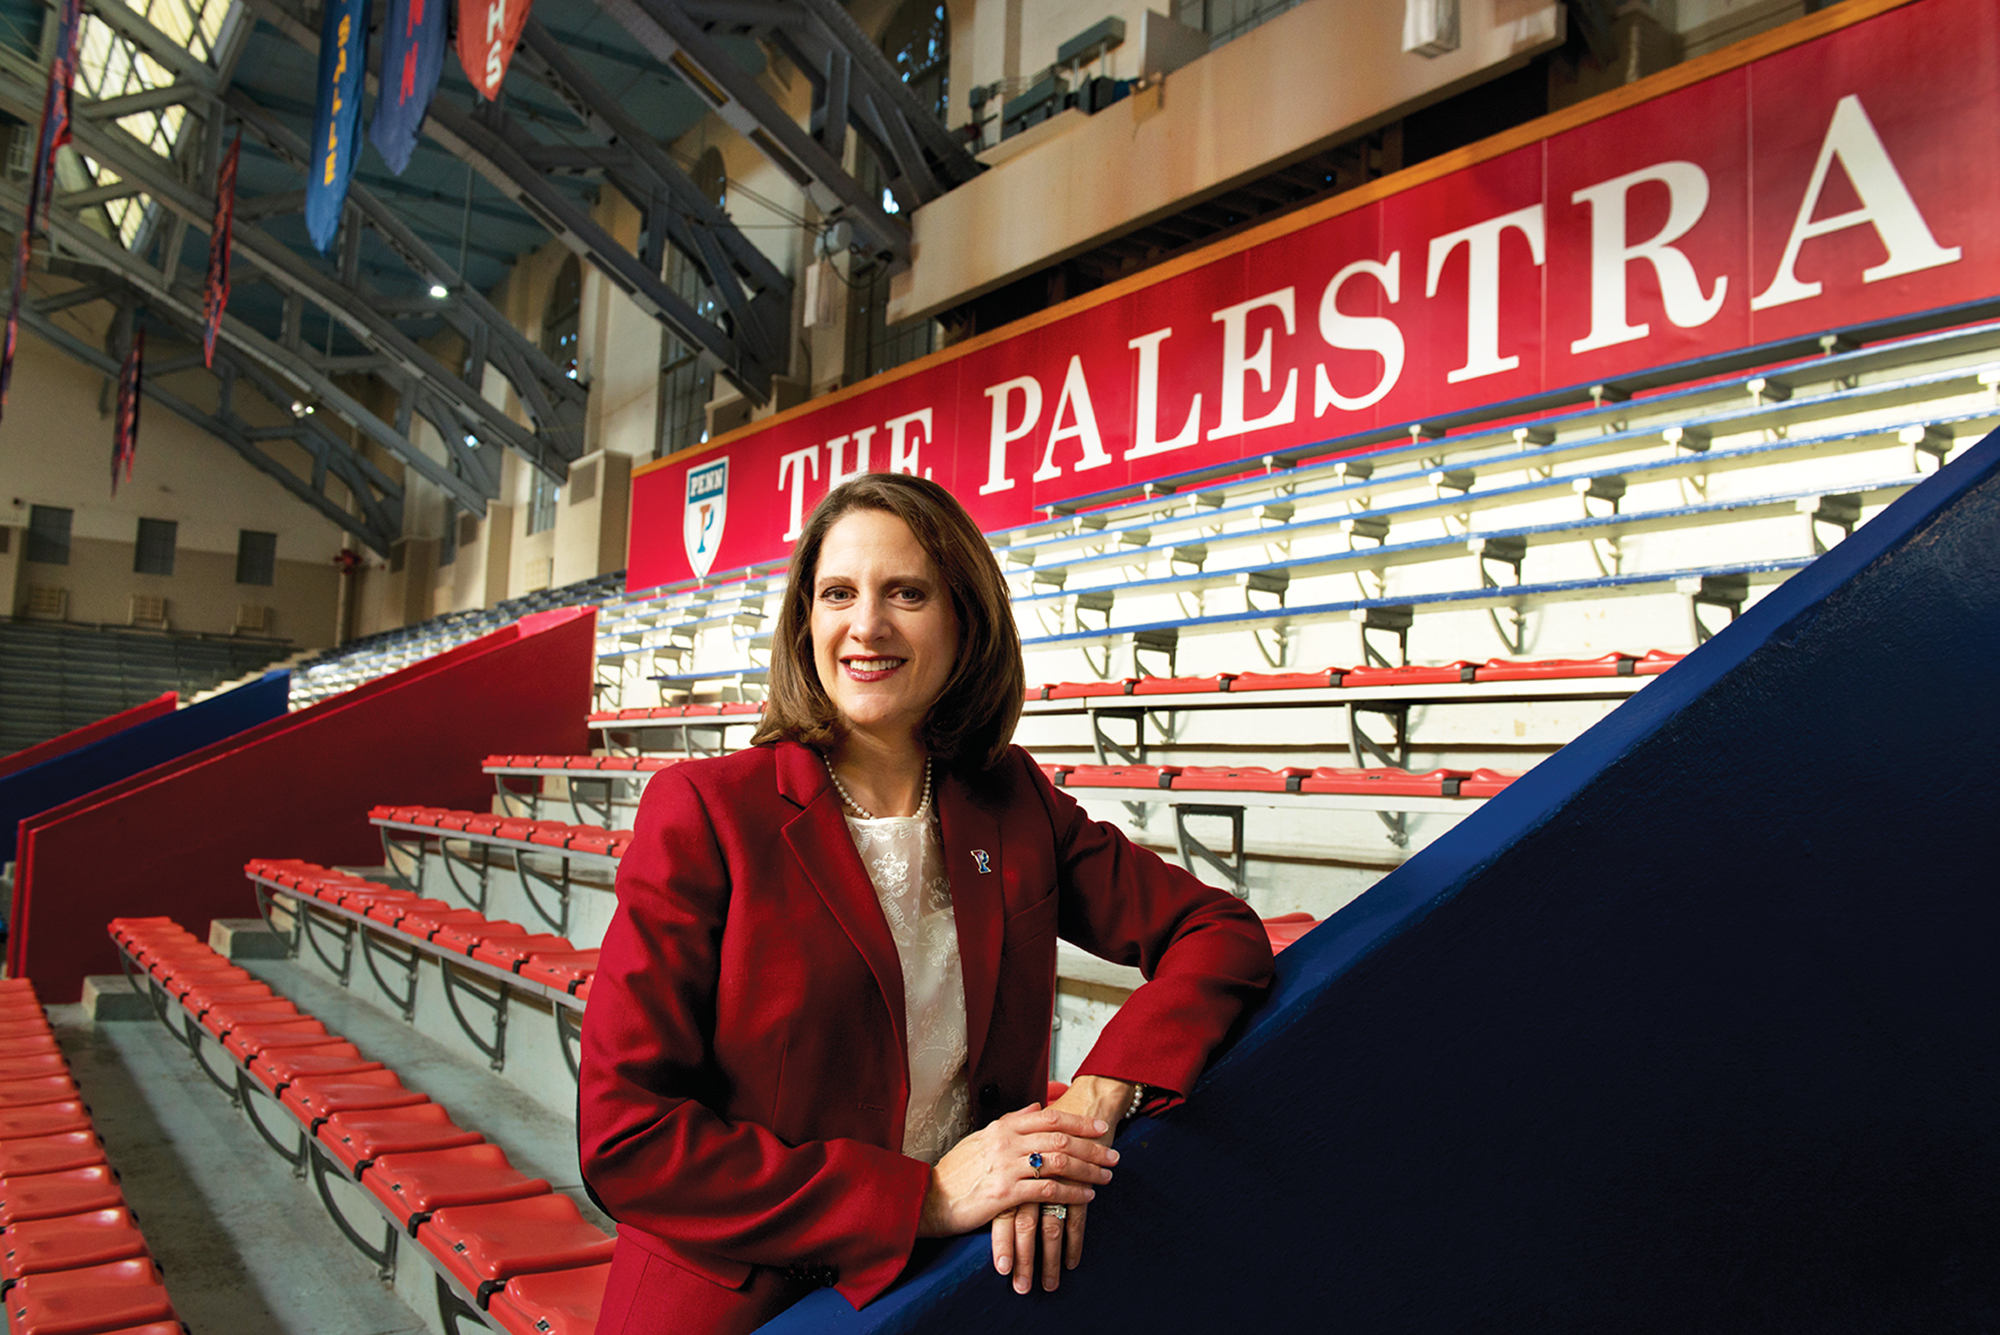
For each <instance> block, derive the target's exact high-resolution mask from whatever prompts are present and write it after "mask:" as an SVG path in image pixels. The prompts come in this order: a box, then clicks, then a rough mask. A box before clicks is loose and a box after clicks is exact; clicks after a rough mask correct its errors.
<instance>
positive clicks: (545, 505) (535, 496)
mask: <svg viewBox="0 0 2000 1335" xmlns="http://www.w3.org/2000/svg"><path fill="white" fill-rule="evenodd" d="M560 500H562V484H561V483H559V482H554V481H551V480H550V478H549V475H548V474H547V473H541V472H537V473H536V474H535V486H534V490H532V491H530V492H529V493H528V532H530V533H545V532H547V531H548V530H549V529H552V528H554V527H555V526H556V503H557V502H558V501H560Z"/></svg>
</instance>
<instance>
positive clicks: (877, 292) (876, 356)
mask: <svg viewBox="0 0 2000 1335" xmlns="http://www.w3.org/2000/svg"><path fill="white" fill-rule="evenodd" d="M856 156H857V158H858V160H859V162H858V169H859V172H860V175H861V186H862V188H863V189H864V190H866V191H868V193H869V195H870V196H875V195H879V194H881V193H882V190H883V188H884V179H883V172H882V166H881V164H880V163H879V162H877V161H876V160H875V155H874V154H873V153H872V152H870V151H869V150H868V149H867V147H866V146H865V145H864V146H863V147H862V149H861V151H860V152H859V153H858V154H857V155H856ZM850 286H851V288H852V291H851V294H850V295H851V300H852V305H851V306H850V307H849V314H850V317H851V319H852V321H853V323H852V324H851V325H850V326H849V327H848V338H847V382H848V383H849V384H853V383H854V382H855V381H858V380H865V379H866V378H868V377H869V376H871V375H880V374H881V373H882V372H884V371H887V370H890V369H892V368H894V367H897V366H901V365H902V364H903V363H904V362H910V361H915V360H916V359H917V358H919V357H922V356H924V355H925V354H927V353H930V352H933V351H935V350H936V349H937V324H936V322H935V321H932V320H907V321H905V322H903V323H902V324H896V325H892V324H890V323H889V270H888V266H886V265H881V264H875V263H867V264H857V265H855V267H854V278H853V280H852V282H851V284H850Z"/></svg>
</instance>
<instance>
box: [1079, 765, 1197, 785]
mask: <svg viewBox="0 0 2000 1335" xmlns="http://www.w3.org/2000/svg"><path fill="white" fill-rule="evenodd" d="M1180 772H1181V768H1180V766H1178V765H1078V766H1077V767H1076V768H1075V769H1073V770H1071V771H1070V772H1069V773H1068V774H1067V775H1065V776H1064V777H1063V780H1062V783H1063V786H1064V787H1065V788H1165V787H1166V786H1167V785H1168V784H1169V782H1171V781H1172V779H1173V777H1174V775H1176V774H1179V773H1180Z"/></svg>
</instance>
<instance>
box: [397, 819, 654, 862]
mask: <svg viewBox="0 0 2000 1335" xmlns="http://www.w3.org/2000/svg"><path fill="white" fill-rule="evenodd" d="M368 819H369V820H371V821H373V822H374V823H376V824H378V825H380V824H383V823H384V822H392V823H395V824H399V825H422V826H426V827H428V828H430V829H434V830H437V831H438V832H439V833H440V834H454V835H464V836H466V837H469V838H472V839H475V840H477V839H479V838H481V837H482V836H484V837H486V838H489V839H495V840H499V839H505V840H510V841H512V842H514V843H517V844H541V845H543V846H545V847H547V848H552V849H562V850H566V851H568V852H571V853H594V854H597V855H599V856H601V857H612V858H616V857H623V856H624V855H625V848H626V846H627V845H628V844H630V843H631V842H632V832H631V831H630V830H607V829H605V828H603V827H602V826H599V825H570V824H567V823H566V822H563V821H559V820H533V819H530V818H529V817H526V816H498V815H495V814H494V813H492V812H490V811H454V810H450V809H448V808H445V807H393V806H379V807H370V808H369V810H368Z"/></svg>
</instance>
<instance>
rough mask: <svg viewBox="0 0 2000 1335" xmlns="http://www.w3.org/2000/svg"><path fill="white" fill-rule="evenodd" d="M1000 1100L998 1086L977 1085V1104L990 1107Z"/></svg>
mask: <svg viewBox="0 0 2000 1335" xmlns="http://www.w3.org/2000/svg"><path fill="white" fill-rule="evenodd" d="M999 1101H1000V1086H998V1085H994V1084H985V1085H981V1086H980V1087H979V1106H980V1107H982V1108H991V1107H992V1106H993V1105H994V1104H996V1103H998V1102H999Z"/></svg>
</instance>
